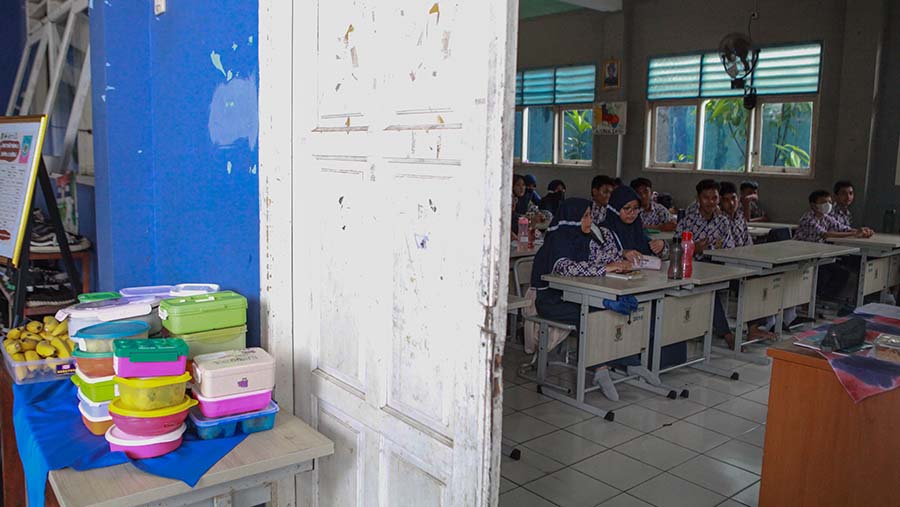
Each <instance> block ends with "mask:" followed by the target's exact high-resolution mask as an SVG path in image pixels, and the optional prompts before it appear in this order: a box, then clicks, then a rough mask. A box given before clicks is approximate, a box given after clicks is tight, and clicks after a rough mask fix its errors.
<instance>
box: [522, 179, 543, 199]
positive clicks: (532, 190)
mask: <svg viewBox="0 0 900 507" xmlns="http://www.w3.org/2000/svg"><path fill="white" fill-rule="evenodd" d="M536 189H537V178H535V177H534V175H533V174H526V175H525V195H526V196H527V197H528V200H529V201H531V203H532V204H534V205H535V206H540V205H541V195H540V194H539V193H538V192H537V190H536Z"/></svg>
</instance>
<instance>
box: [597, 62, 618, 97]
mask: <svg viewBox="0 0 900 507" xmlns="http://www.w3.org/2000/svg"><path fill="white" fill-rule="evenodd" d="M602 71H603V74H602V79H603V81H602V84H601V89H602V90H603V91H606V90H617V89H619V88H620V87H621V86H622V72H621V71H622V66H621V62H619V60H617V59H615V58H610V59H608V60H604V61H603V69H602Z"/></svg>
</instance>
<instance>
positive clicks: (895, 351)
mask: <svg viewBox="0 0 900 507" xmlns="http://www.w3.org/2000/svg"><path fill="white" fill-rule="evenodd" d="M873 344H874V345H875V357H876V358H877V359H881V360H883V361H890V362H892V363H900V336H895V335H892V334H882V335H879V336H878V338H875V341H874V342H873Z"/></svg>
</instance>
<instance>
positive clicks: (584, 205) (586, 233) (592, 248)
mask: <svg viewBox="0 0 900 507" xmlns="http://www.w3.org/2000/svg"><path fill="white" fill-rule="evenodd" d="M576 224H577V225H576ZM630 269H631V262H629V261H627V260H623V259H622V250H621V249H620V248H619V244H618V242H617V241H616V239H615V237H614V236H613V234H612V233H611V232H610V231H609V230H608V229H607V228H605V227H597V226H594V225H593V219H592V216H591V202H590V201H588V200H587V199H577V198H573V199H566V200H564V201H563V202H562V203H561V204H560V206H559V213H558V214H557V215H556V217H555V218H554V220H553V222H552V223H551V225H550V228H549V229H547V236H546V238H545V239H544V244H543V245H542V246H541V248H540V250H538V253H537V255H536V256H535V258H534V265H533V267H532V271H531V285H532V287H534V288H535V290H536V292H537V295H536V298H535V307H536V308H537V312H538V315H540V316H541V317H544V318H546V319H551V320H555V321H559V322H564V323H566V324H570V325H573V326H580V325H581V306H580V305H578V304H576V303H571V302H567V301H563V299H562V291H560V290H557V289H552V288H550V287H549V284H548V283H547V282H546V281H544V280H543V278H542V277H543V275H546V274H550V273H553V274H557V275H562V276H605V275H606V273H608V272H609V273H612V272H619V271H628V270H630ZM594 380H595V383H596V384H597V385H599V386H600V387H601V391H602V392H603V394H604V395H605V396H606V397H607V398H610V399H618V393H617V392H616V389H615V386H614V385H613V383H612V379H611V378H610V376H609V372H608V371H607V369H606V367H605V366H604V367H600V368H598V369H597V370H596V371H595V373H594Z"/></svg>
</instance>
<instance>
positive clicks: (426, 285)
mask: <svg viewBox="0 0 900 507" xmlns="http://www.w3.org/2000/svg"><path fill="white" fill-rule="evenodd" d="M511 3H512V2H511V1H510V0H491V1H487V0H461V1H456V2H448V1H440V2H435V1H432V0H429V1H427V2H426V1H422V0H391V1H383V0H382V1H374V0H369V1H366V0H355V1H354V0H318V1H312V0H311V1H306V2H297V3H295V4H294V7H293V19H294V25H293V64H292V65H293V94H292V101H293V106H292V111H293V125H292V130H293V170H292V184H293V192H292V194H293V212H292V217H293V231H292V237H293V248H292V255H293V289H292V290H293V305H294V311H293V319H294V330H293V331H294V332H293V334H294V346H293V350H294V353H293V354H294V394H295V396H294V408H295V411H296V412H297V413H298V414H300V415H301V416H303V417H304V418H306V419H307V420H310V421H313V423H314V424H315V425H316V427H317V428H318V430H319V431H320V432H322V433H323V434H325V435H326V436H327V437H329V438H331V439H332V440H333V441H334V443H335V454H334V456H332V457H329V458H327V459H323V460H321V461H320V462H319V463H318V464H317V467H316V469H315V471H314V474H313V476H312V479H311V482H312V483H311V484H300V485H299V486H300V487H299V489H298V491H300V495H301V497H300V498H299V501H300V503H301V504H303V503H307V502H309V503H310V504H312V505H337V506H353V505H382V506H402V505H411V506H430V505H465V506H471V505H487V504H489V503H491V502H492V500H495V499H496V483H497V481H498V480H499V474H498V470H497V468H498V465H499V458H498V455H497V452H494V451H495V450H497V449H498V448H499V413H500V407H499V397H500V392H501V380H500V377H499V375H498V373H497V372H496V371H495V370H496V369H497V368H499V360H497V363H495V354H496V353H497V351H498V350H502V349H499V347H500V346H502V343H500V341H501V340H502V336H503V332H502V331H503V329H504V325H505V300H498V296H500V295H505V294H506V292H507V287H506V283H507V281H506V276H505V274H506V272H507V270H508V259H507V257H506V255H501V252H506V251H507V250H506V249H507V248H508V239H507V238H508V235H509V232H508V225H506V221H507V220H508V215H509V213H508V208H509V197H508V196H507V194H509V185H508V183H507V182H508V181H509V180H510V178H509V175H510V171H511V149H509V146H510V144H511V143H510V137H511V136H510V133H511V128H512V127H511V126H512V111H513V106H512V90H511V89H510V87H511V86H512V83H513V79H512V77H513V65H514V64H513V60H512V59H510V56H509V55H510V54H511V52H512V50H513V46H514V43H511V42H510V41H514V40H515V25H514V23H510V22H508V21H509V20H510V19H515V6H513V7H512V8H511V7H510V4H511ZM510 15H512V17H510ZM284 63H285V64H287V62H284ZM504 212H505V213H504ZM504 231H505V232H504ZM500 273H502V274H503V275H504V276H503V277H501V276H499V274H500ZM494 364H497V365H498V366H497V367H494V366H493V365H494ZM495 412H496V415H495ZM306 486H308V487H306ZM306 495H308V496H306Z"/></svg>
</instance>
